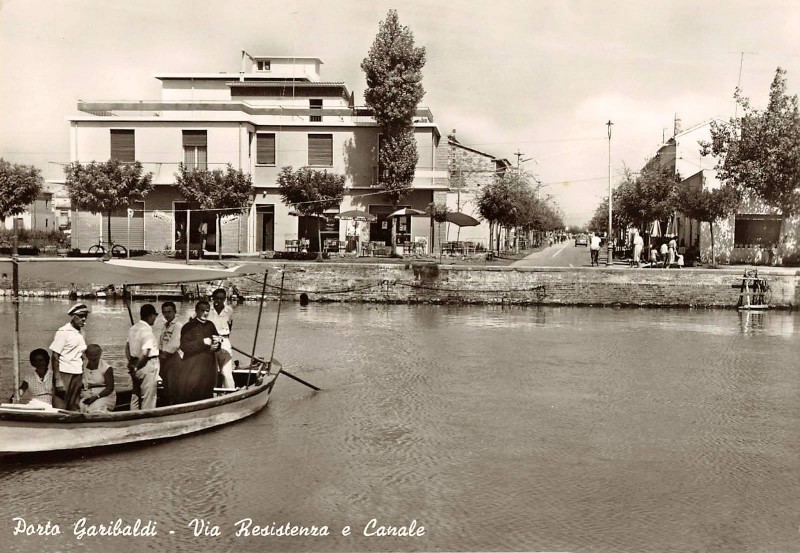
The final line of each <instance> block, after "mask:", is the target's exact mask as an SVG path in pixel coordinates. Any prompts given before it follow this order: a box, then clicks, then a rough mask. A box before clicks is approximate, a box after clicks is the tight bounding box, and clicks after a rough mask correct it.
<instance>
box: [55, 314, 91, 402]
mask: <svg viewBox="0 0 800 553" xmlns="http://www.w3.org/2000/svg"><path fill="white" fill-rule="evenodd" d="M67 315H69V316H70V321H69V322H68V323H67V324H65V325H64V326H62V327H61V328H59V329H58V330H56V334H55V336H54V337H53V343H52V344H50V350H51V351H52V352H53V357H52V360H51V363H52V367H53V379H54V381H55V386H56V393H57V395H62V396H63V402H64V408H65V409H68V410H69V411H78V410H80V399H81V389H82V388H83V353H84V352H85V351H86V340H85V339H84V337H83V327H84V326H86V318H87V317H88V316H89V308H88V307H86V305H85V304H82V303H78V304H75V305H73V306H72V307H70V308H69V311H67ZM55 404H56V405H54V407H58V406H59V405H58V401H56V402H55Z"/></svg>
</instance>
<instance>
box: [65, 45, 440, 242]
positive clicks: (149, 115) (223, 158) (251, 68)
mask: <svg viewBox="0 0 800 553" xmlns="http://www.w3.org/2000/svg"><path fill="white" fill-rule="evenodd" d="M321 66H322V61H321V60H320V59H319V58H315V57H282V56H250V55H246V54H245V53H244V52H243V56H242V68H241V71H240V72H238V73H201V74H191V73H162V74H158V75H155V78H157V79H159V80H160V81H161V87H162V88H161V99H160V100H158V101H146V100H141V101H133V102H130V101H127V102H123V101H117V102H114V101H111V102H109V101H102V102H100V101H79V102H78V109H79V110H80V112H82V114H80V115H75V116H72V117H69V118H68V119H69V122H70V145H71V146H70V156H71V160H73V161H79V162H82V163H85V162H90V161H92V160H98V161H104V160H108V159H109V158H113V159H119V160H121V161H134V160H137V161H140V162H142V164H143V165H144V167H145V170H146V171H149V172H152V173H153V180H154V183H155V184H156V189H155V191H154V192H152V193H151V194H149V195H148V196H147V197H146V198H145V201H144V202H141V203H139V204H137V205H135V206H134V213H133V218H132V220H131V221H130V222H129V221H128V219H127V214H126V213H118V214H115V215H114V216H112V221H111V223H112V238H113V239H114V241H115V242H119V243H122V244H123V245H128V246H130V247H131V248H133V249H145V250H150V251H153V250H177V249H181V248H182V247H183V242H184V240H185V228H186V224H187V216H186V213H187V212H186V209H187V204H186V202H185V199H184V198H183V197H182V196H181V194H180V193H179V192H178V191H177V189H176V188H175V186H174V183H175V173H176V172H177V171H178V165H179V163H181V162H183V163H185V164H186V165H188V166H190V167H204V168H208V169H216V168H224V167H225V166H226V165H227V164H231V165H232V166H233V167H234V168H236V169H241V170H242V171H244V172H246V173H250V174H251V175H252V176H253V183H254V197H253V202H252V205H251V207H250V210H249V212H248V213H247V214H246V216H242V217H240V216H235V215H229V216H226V217H223V218H222V220H221V222H220V223H219V227H217V221H216V213H213V212H201V213H198V212H192V213H191V215H190V222H189V227H190V230H191V242H192V244H193V245H194V244H199V242H200V237H199V233H198V229H199V227H200V225H201V224H202V223H205V224H206V225H207V228H208V233H209V237H208V246H207V249H209V250H215V249H216V248H217V244H218V242H219V241H218V239H217V237H218V235H219V234H220V233H221V235H222V244H221V249H222V251H223V252H258V251H265V250H277V251H281V250H284V249H285V248H286V247H287V244H288V242H289V241H292V240H298V239H300V238H308V239H309V240H310V241H311V242H312V249H316V248H315V245H316V242H317V234H316V229H317V223H316V220H307V218H305V217H299V218H298V217H293V216H290V215H289V212H290V211H291V208H290V207H289V206H286V205H284V204H283V203H282V202H281V200H280V197H279V195H278V191H277V182H276V181H277V176H278V173H279V172H280V170H281V168H283V167H285V166H292V167H294V168H295V169H297V168H300V167H302V166H309V167H312V168H317V169H325V170H328V171H333V172H336V173H340V174H344V175H345V176H346V182H347V185H346V186H347V191H346V193H345V198H344V200H343V202H342V205H341V206H340V210H341V211H345V210H349V209H361V210H364V211H368V212H371V213H373V214H375V215H376V216H377V217H378V220H377V222H375V223H372V224H369V225H364V224H363V223H362V224H361V227H362V230H363V231H364V233H363V235H362V237H361V240H362V241H363V240H366V239H370V240H383V241H386V242H387V243H388V241H389V239H390V236H391V226H390V225H392V224H394V225H396V228H397V232H398V235H399V241H405V240H412V239H413V237H415V236H417V235H420V236H427V235H428V227H429V219H428V218H427V217H414V218H411V217H407V218H406V217H401V218H397V219H393V220H389V219H387V218H386V215H387V214H388V213H390V212H391V211H392V206H391V202H390V201H389V200H388V199H387V198H386V196H385V195H384V194H382V193H381V192H380V191H381V189H382V188H381V187H380V185H379V183H378V179H377V174H378V171H377V165H378V162H377V160H378V155H377V153H378V143H379V128H378V127H377V125H376V123H375V121H374V119H373V118H372V117H371V114H370V110H369V109H367V108H363V107H358V106H355V105H354V95H353V93H351V92H350V91H349V90H348V88H347V86H346V85H345V83H343V82H332V81H323V80H322V79H321V77H320V71H321ZM414 134H415V137H416V140H417V148H418V152H419V162H418V165H417V169H416V173H415V179H414V182H413V191H412V192H411V193H410V194H408V195H407V196H406V198H405V199H404V201H403V202H402V205H407V206H410V207H414V208H417V209H425V206H427V204H428V203H429V202H431V201H433V200H434V193H440V194H446V191H447V187H448V182H447V177H448V175H447V155H446V148H447V145H446V143H445V144H443V145H442V146H441V147H440V133H439V129H438V128H437V126H436V124H435V123H434V122H433V117H432V115H431V112H430V111H429V110H428V109H426V108H419V109H418V110H417V117H416V118H415V122H414ZM334 211H336V210H334ZM334 214H335V213H333V212H332V213H330V214H328V217H327V219H326V220H325V222H324V228H323V231H324V235H323V239H325V238H335V239H338V240H341V241H345V240H346V238H347V234H348V232H352V231H353V227H352V224H351V223H348V222H347V221H341V222H340V221H339V220H338V219H336V218H334V217H333V215H334ZM104 220H105V219H104V217H101V216H100V215H92V214H89V213H84V212H81V213H73V217H72V229H73V231H72V240H73V247H77V248H80V249H84V250H85V249H87V248H88V247H89V246H91V245H93V244H96V243H97V242H98V241H99V240H100V239H101V236H102V235H104V234H106V233H107V232H106V224H104V223H103V221H104ZM129 227H130V231H128V228H129ZM103 240H104V242H105V241H106V240H107V236H106V237H104V238H103ZM193 248H194V246H193Z"/></svg>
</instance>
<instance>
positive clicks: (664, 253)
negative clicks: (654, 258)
mask: <svg viewBox="0 0 800 553" xmlns="http://www.w3.org/2000/svg"><path fill="white" fill-rule="evenodd" d="M660 251H661V261H662V264H663V267H664V268H665V269H666V268H667V267H668V266H669V265H667V264H668V263H669V246H667V241H666V240H664V241H663V242H661V250H660Z"/></svg>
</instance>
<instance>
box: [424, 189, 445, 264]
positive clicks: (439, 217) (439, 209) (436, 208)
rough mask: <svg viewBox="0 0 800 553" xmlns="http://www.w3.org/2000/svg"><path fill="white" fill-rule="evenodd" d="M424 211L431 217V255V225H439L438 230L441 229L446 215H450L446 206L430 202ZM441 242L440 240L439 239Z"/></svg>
mask: <svg viewBox="0 0 800 553" xmlns="http://www.w3.org/2000/svg"><path fill="white" fill-rule="evenodd" d="M425 211H426V212H427V213H428V215H430V217H431V249H430V251H431V253H433V243H434V242H433V223H434V222H437V223H439V230H441V229H442V227H441V224H442V223H444V222H445V221H447V214H448V213H450V208H449V207H447V204H444V203H436V202H431V203H429V204H428V207H426V208H425ZM439 239H440V240H441V238H439Z"/></svg>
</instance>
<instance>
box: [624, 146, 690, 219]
mask: <svg viewBox="0 0 800 553" xmlns="http://www.w3.org/2000/svg"><path fill="white" fill-rule="evenodd" d="M680 180H681V179H680V175H678V174H677V173H676V172H675V170H674V168H672V167H662V166H660V165H659V164H658V163H657V161H656V160H651V161H650V162H649V163H647V164H646V165H645V166H644V168H642V170H641V172H640V173H639V175H638V176H636V177H634V176H633V174H632V173H631V172H630V171H627V170H626V173H625V179H624V181H623V182H622V183H621V185H620V206H619V208H620V211H621V213H620V216H621V218H622V219H625V220H627V221H628V222H629V223H630V224H633V225H634V226H636V227H637V228H640V229H641V228H643V227H645V226H646V225H647V224H648V223H651V222H652V221H656V220H658V221H660V220H662V219H665V218H667V217H668V216H669V215H670V214H671V213H672V212H673V211H674V210H675V204H674V195H675V187H676V186H677V184H678V182H680ZM612 218H613V213H612ZM612 223H613V220H612Z"/></svg>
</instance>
